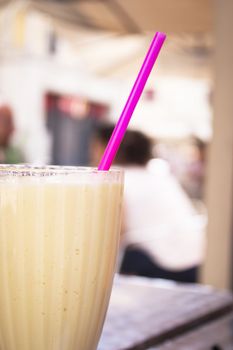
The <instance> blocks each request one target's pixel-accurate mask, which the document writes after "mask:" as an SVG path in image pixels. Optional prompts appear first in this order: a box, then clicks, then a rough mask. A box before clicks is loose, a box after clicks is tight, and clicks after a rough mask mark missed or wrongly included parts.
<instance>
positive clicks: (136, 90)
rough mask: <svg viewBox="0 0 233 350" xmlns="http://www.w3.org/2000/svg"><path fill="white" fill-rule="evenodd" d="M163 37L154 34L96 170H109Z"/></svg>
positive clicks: (161, 34)
mask: <svg viewBox="0 0 233 350" xmlns="http://www.w3.org/2000/svg"><path fill="white" fill-rule="evenodd" d="M165 39H166V35H165V34H163V33H160V32H157V33H156V34H155V36H154V38H153V40H152V43H151V45H150V48H149V50H148V52H147V55H146V58H145V60H144V62H143V65H142V67H141V69H140V72H139V74H138V76H137V79H136V81H135V83H134V86H133V88H132V90H131V92H130V95H129V98H128V100H127V102H126V105H125V107H124V109H123V111H122V113H121V116H120V118H119V120H118V122H117V124H116V126H115V128H114V130H113V133H112V135H111V138H110V140H109V142H108V145H107V147H106V149H105V151H104V154H103V157H102V159H101V161H100V163H99V167H98V170H109V168H110V166H111V164H112V162H113V160H114V158H115V155H116V153H117V151H118V148H119V146H120V144H121V141H122V139H123V137H124V134H125V132H126V129H127V126H128V124H129V122H130V119H131V116H132V114H133V111H134V109H135V107H136V105H137V103H138V100H139V98H140V96H141V94H142V91H143V89H144V86H145V84H146V81H147V79H148V77H149V75H150V72H151V70H152V68H153V65H154V63H155V61H156V59H157V57H158V54H159V52H160V49H161V47H162V45H163V43H164V40H165Z"/></svg>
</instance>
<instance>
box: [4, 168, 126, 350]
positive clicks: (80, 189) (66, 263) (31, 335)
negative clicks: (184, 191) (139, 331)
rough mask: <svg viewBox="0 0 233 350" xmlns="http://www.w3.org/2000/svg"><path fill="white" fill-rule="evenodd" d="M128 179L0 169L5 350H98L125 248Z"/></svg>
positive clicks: (92, 172) (82, 171)
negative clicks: (122, 240) (123, 213)
mask: <svg viewBox="0 0 233 350" xmlns="http://www.w3.org/2000/svg"><path fill="white" fill-rule="evenodd" d="M122 192H123V173H122V171H121V170H119V169H113V170H110V171H108V172H104V171H97V170H96V169H93V168H79V167H33V166H25V165H14V166H11V165H1V166H0V281H1V284H0V349H1V350H19V349H20V350H32V349H33V350H93V349H96V347H97V344H98V340H99V337H100V333H101V330H102V326H103V322H104V318H105V314H106V310H107V306H108V302H109V297H110V293H111V287H112V280H113V275H114V269H115V261H116V254H117V248H118V240H119V230H120V216H121V204H122Z"/></svg>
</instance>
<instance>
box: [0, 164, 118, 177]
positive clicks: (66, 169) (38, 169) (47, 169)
mask: <svg viewBox="0 0 233 350" xmlns="http://www.w3.org/2000/svg"><path fill="white" fill-rule="evenodd" d="M122 173H123V169H122V168H120V167H112V168H111V169H109V170H108V171H106V170H98V169H97V168H96V167H91V166H69V165H33V164H27V163H25V164H24V163H22V164H0V176H16V177H21V176H22V177H24V176H38V177H45V176H48V177H49V176H58V175H78V174H83V175H84V174H104V175H105V176H106V175H107V174H119V175H120V174H122Z"/></svg>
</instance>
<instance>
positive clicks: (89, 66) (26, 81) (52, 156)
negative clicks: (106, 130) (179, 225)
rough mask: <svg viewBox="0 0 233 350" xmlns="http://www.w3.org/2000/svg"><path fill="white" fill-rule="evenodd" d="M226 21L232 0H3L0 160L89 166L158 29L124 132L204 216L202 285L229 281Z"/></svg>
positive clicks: (232, 188) (231, 192) (230, 27)
mask: <svg viewBox="0 0 233 350" xmlns="http://www.w3.org/2000/svg"><path fill="white" fill-rule="evenodd" d="M232 17H233V2H232V0H144V1H143V2H142V1H140V0H105V1H103V0H46V1H45V0H44V1H43V0H34V1H33V0H31V1H29V0H28V1H27V0H25V1H24V0H20V1H7V0H5V1H4V0H1V1H0V142H1V144H0V160H1V162H6V163H7V162H8V163H9V162H22V161H24V162H28V163H33V164H44V163H47V164H58V165H92V147H93V144H92V140H93V135H94V134H95V132H96V129H98V127H99V125H100V124H103V123H115V122H116V120H117V118H118V117H119V114H120V112H121V110H122V108H123V106H124V103H125V100H126V98H127V96H128V93H129V91H130V88H131V86H132V84H133V82H134V79H135V77H136V75H137V73H138V70H139V68H140V65H141V63H142V60H143V58H144V55H145V53H146V50H147V48H148V46H149V43H150V41H151V39H152V37H153V35H154V32H155V31H157V30H160V31H163V32H165V33H166V34H167V40H166V43H165V45H164V47H163V49H162V51H161V54H160V56H159V59H158V61H157V63H156V66H155V68H154V70H153V71H152V73H151V76H150V78H149V80H148V83H147V85H146V88H145V90H144V93H143V95H142V97H141V99H140V102H139V104H138V106H137V108H136V110H135V113H134V117H133V119H132V122H131V124H130V128H131V129H132V130H139V131H140V132H143V133H144V134H146V135H147V136H148V137H149V138H150V140H151V141H152V144H153V147H152V150H153V151H152V158H155V157H156V158H159V159H160V160H163V162H164V163H163V165H165V164H166V166H168V167H169V171H170V172H171V173H172V175H173V176H174V177H175V179H176V181H177V182H178V183H179V184H180V186H181V188H182V189H183V191H184V192H185V193H186V195H187V196H188V198H189V200H190V202H191V203H192V205H193V206H194V208H195V210H196V211H197V214H198V215H201V216H202V218H203V220H204V222H207V217H208V226H207V229H205V232H207V233H205V234H206V235H207V240H206V242H207V243H206V245H205V254H204V257H205V258H204V260H203V261H202V260H201V262H200V263H201V265H202V268H201V270H200V272H199V278H198V281H199V282H203V283H208V284H212V285H214V286H216V287H220V288H232V286H233V284H232V283H233V278H232V268H231V265H232V262H233V259H232V251H233V245H232V236H233V225H232V213H233V206H232V204H233V156H232V153H233V103H232V100H233V99H232V96H231V94H232V91H233V73H232V71H233V69H232V62H233V44H232V43H231V40H230V39H229V40H228V38H230V37H231V34H232V33H233V24H232V22H233V21H232V19H233V18H232ZM1 120H2V121H1ZM1 124H3V125H2V126H1ZM4 127H5V131H1V130H3V129H4ZM1 134H2V136H1ZM4 135H5V136H4ZM1 139H2V141H1ZM95 165H96V164H95ZM205 227H206V226H205Z"/></svg>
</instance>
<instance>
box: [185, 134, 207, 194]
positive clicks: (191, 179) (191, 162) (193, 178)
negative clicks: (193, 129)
mask: <svg viewBox="0 0 233 350" xmlns="http://www.w3.org/2000/svg"><path fill="white" fill-rule="evenodd" d="M206 150H207V144H206V143H205V142H204V141H202V140H201V139H199V138H197V137H193V138H192V139H191V144H190V147H189V154H188V159H187V162H186V171H185V175H186V176H185V180H184V182H183V185H184V188H185V190H186V191H187V193H188V194H189V196H190V197H191V198H193V199H196V200H203V197H204V182H205V168H206V153H207V152H206Z"/></svg>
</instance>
